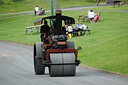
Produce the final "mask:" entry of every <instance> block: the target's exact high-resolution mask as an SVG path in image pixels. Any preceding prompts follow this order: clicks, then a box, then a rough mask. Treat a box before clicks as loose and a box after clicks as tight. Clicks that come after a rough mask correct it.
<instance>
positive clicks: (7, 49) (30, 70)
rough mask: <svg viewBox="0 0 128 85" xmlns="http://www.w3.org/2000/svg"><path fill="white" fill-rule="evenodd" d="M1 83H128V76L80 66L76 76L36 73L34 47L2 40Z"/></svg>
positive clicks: (44, 84)
mask: <svg viewBox="0 0 128 85" xmlns="http://www.w3.org/2000/svg"><path fill="white" fill-rule="evenodd" d="M0 85H128V78H123V77H119V76H115V75H112V74H108V73H101V72H98V71H93V70H88V69H85V68H84V67H82V66H78V67H77V70H76V76H74V77H71V76H69V77H50V76H49V74H48V68H47V69H46V74H45V75H35V74H34V67H33V47H31V46H27V45H21V44H15V43H9V42H0Z"/></svg>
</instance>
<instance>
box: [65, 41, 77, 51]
mask: <svg viewBox="0 0 128 85" xmlns="http://www.w3.org/2000/svg"><path fill="white" fill-rule="evenodd" d="M67 48H68V49H75V46H74V42H73V41H68V42H67Z"/></svg>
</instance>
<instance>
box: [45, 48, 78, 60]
mask: <svg viewBox="0 0 128 85" xmlns="http://www.w3.org/2000/svg"><path fill="white" fill-rule="evenodd" d="M66 52H74V53H75V58H76V60H77V50H76V49H48V50H47V54H46V60H47V61H49V59H50V56H49V53H66Z"/></svg>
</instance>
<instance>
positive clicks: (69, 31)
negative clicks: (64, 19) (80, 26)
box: [66, 24, 73, 33]
mask: <svg viewBox="0 0 128 85" xmlns="http://www.w3.org/2000/svg"><path fill="white" fill-rule="evenodd" d="M66 30H67V32H68V33H72V32H73V26H72V24H70V25H68V27H67V29H66Z"/></svg>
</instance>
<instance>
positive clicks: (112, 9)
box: [85, 5, 128, 11]
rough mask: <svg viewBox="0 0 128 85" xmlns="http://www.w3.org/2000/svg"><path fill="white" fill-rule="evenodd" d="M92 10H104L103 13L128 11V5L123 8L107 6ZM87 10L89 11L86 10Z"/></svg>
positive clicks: (122, 6)
mask: <svg viewBox="0 0 128 85" xmlns="http://www.w3.org/2000/svg"><path fill="white" fill-rule="evenodd" d="M91 9H92V10H94V11H95V10H103V11H128V6H127V5H121V6H119V7H118V6H115V7H113V6H106V7H95V8H91ZM85 10H88V9H87V8H85Z"/></svg>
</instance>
